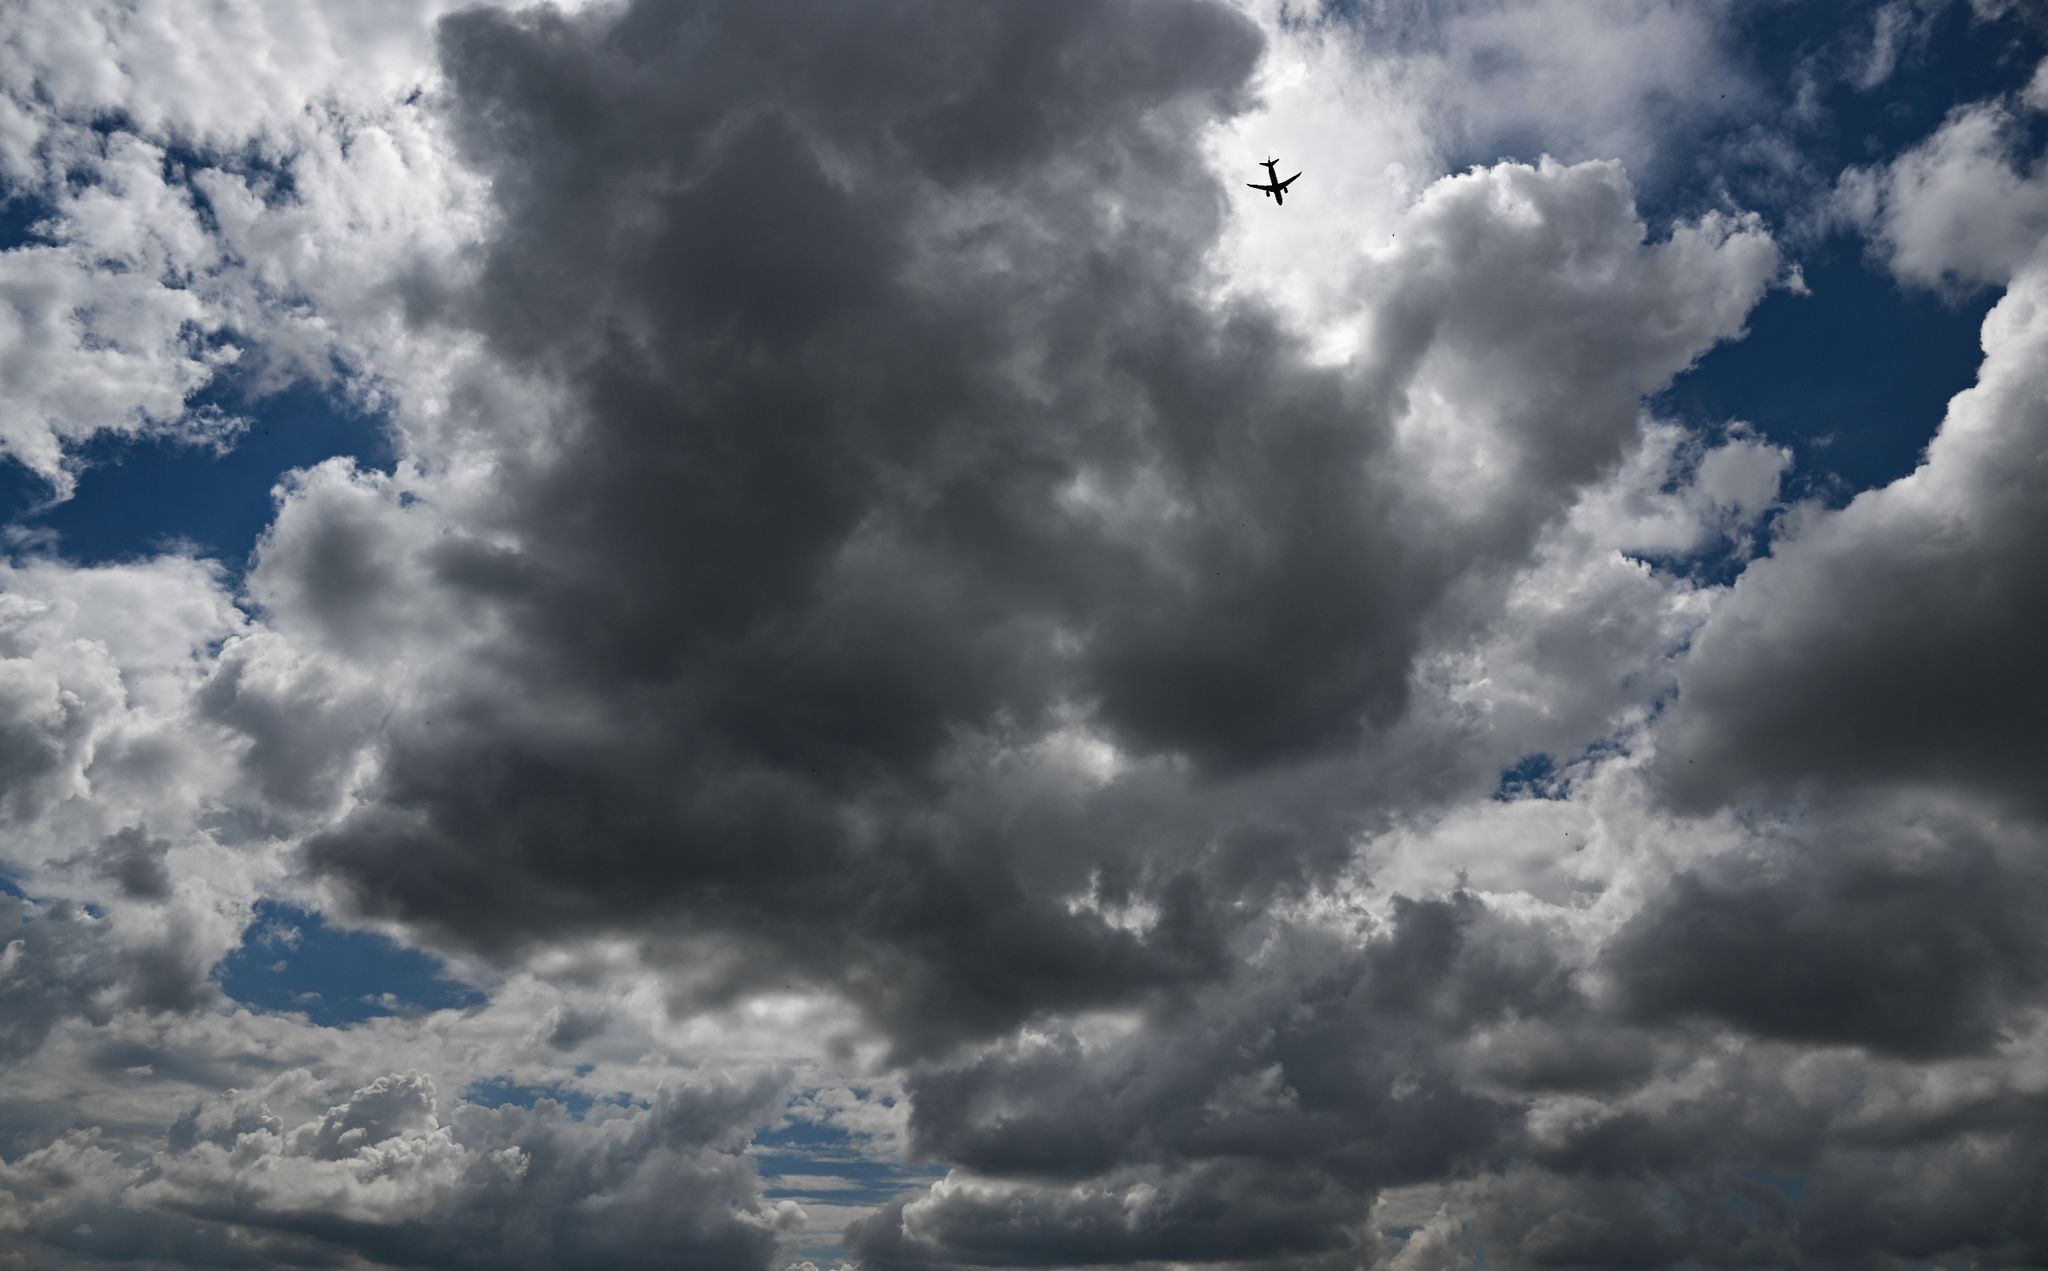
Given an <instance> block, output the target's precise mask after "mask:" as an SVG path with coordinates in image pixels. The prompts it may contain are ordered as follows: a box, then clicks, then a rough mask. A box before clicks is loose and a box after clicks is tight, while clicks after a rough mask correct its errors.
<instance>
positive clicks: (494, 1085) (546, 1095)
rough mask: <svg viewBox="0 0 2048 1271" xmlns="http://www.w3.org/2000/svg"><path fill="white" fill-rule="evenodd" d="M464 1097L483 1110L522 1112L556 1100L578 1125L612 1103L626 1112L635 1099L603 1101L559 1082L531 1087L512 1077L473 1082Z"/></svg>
mask: <svg viewBox="0 0 2048 1271" xmlns="http://www.w3.org/2000/svg"><path fill="white" fill-rule="evenodd" d="M462 1097H463V1099H464V1100H465V1101H467V1102H469V1103H474V1104H476V1105H477V1106H478V1107H480V1108H502V1107H504V1106H506V1105H507V1104H511V1105H514V1106H516V1107H521V1108H531V1107H533V1106H534V1105H535V1104H537V1103H539V1102H540V1101H541V1100H542V1099H552V1100H554V1101H555V1102H556V1103H559V1104H561V1105H562V1106H563V1107H564V1108H567V1109H568V1110H569V1115H570V1116H571V1117H572V1118H574V1119H575V1120H578V1121H581V1120H582V1119H583V1118H584V1116H585V1115H587V1114H588V1113H589V1112H590V1110H591V1109H592V1108H594V1107H596V1106H597V1105H598V1104H599V1103H609V1104H613V1105H615V1106H617V1107H621V1108H625V1107H631V1106H632V1105H633V1102H634V1100H633V1099H632V1097H631V1096H629V1095H626V1094H624V1093H620V1094H614V1095H611V1096H609V1097H608V1098H605V1099H599V1098H598V1097H597V1096H595V1095H593V1094H591V1093H589V1092H588V1091H584V1090H577V1089H575V1088H574V1087H571V1086H564V1085H560V1084H558V1083H555V1082H549V1083H548V1084H546V1085H529V1084H526V1083H523V1082H517V1081H513V1080H512V1079H511V1078H509V1077H486V1078H484V1079H483V1080H482V1081H474V1082H471V1083H470V1086H469V1089H467V1090H464V1091H463V1092H462Z"/></svg>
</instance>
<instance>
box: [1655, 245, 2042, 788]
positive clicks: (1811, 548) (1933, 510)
mask: <svg viewBox="0 0 2048 1271" xmlns="http://www.w3.org/2000/svg"><path fill="white" fill-rule="evenodd" d="M2044 289H2048V269H2044V268H2043V267H2042V265H2041V264H2040V263H2039V261H2038V260H2037V261H2035V262H2034V263H2031V264H2029V265H2028V266H2027V267H2026V268H2025V269H2023V270H2022V271H2021V273H2020V274H2019V276H2018V277H2016V278H2015V279H2014V280H2013V283H2012V285H2011V287H2010V288H2009V289H2008V291H2007V292H2006V294H2005V297H2004V298H2003V299H2001V300H2000V301H1999V303H1998V304H1997V305H1996V306H1995V307H1994V308H1993V309H1992V311H1991V312H1990V314H1988V315H1987V316H1986V318H1985V320H1984V331H1983V336H1984V350H1985V353H1984V363H1983V366H1982V368H1981V369H1980V370H1979V372H1978V376H1977V382H1976V384H1975V385H1974V386H1972V387H1971V388H1969V389H1968V390H1966V391H1964V392H1962V393H1960V394H1958V395H1957V396H1956V397H1955V398H1954V400H1953V401H1951V402H1950V404H1949V409H1948V414H1947V417H1946V418H1945V419H1944V420H1943V421H1942V425H1941V430H1940V432H1939V433H1938V434H1937V435H1936V436H1935V438H1934V440H1933V441H1932V442H1930V443H1929V445H1928V448H1927V453H1926V459H1925V461H1924V462H1923V463H1922V465H1921V466H1920V467H1919V468H1918V469H1917V470H1916V471H1914V472H1913V473H1912V474H1911V475H1909V476H1906V477H1904V478H1901V479H1900V480H1898V481H1896V482H1894V483H1892V484H1891V485H1889V486H1887V487H1884V488H1882V489H1876V490H1870V491H1866V492H1864V493H1863V494H1860V495H1858V496H1857V497H1856V498H1855V499H1854V500H1853V501H1852V502H1851V503H1850V504H1849V505H1848V506H1847V507H1845V508H1842V509H1840V510H1839V511H1833V512H1817V513H1815V514H1813V515H1812V516H1810V517H1809V518H1807V519H1806V520H1805V522H1804V523H1803V524H1801V525H1799V526H1798V528H1797V529H1796V530H1795V531H1794V532H1793V533H1791V534H1789V535H1787V536H1786V538H1785V539H1784V541H1782V542H1781V543H1780V544H1779V545H1778V546H1777V547H1776V549H1775V550H1774V552H1773V554H1772V556H1771V558H1770V559H1767V560H1763V561H1759V562H1757V563H1755V564H1754V565H1752V566H1751V567H1750V568H1749V569H1748V570H1747V571H1746V572H1745V573H1744V575H1743V577H1742V578H1741V580H1740V581H1739V582H1738V583H1737V584H1736V586H1735V588H1734V590H1733V592H1732V593H1731V594H1730V595H1729V597H1728V599H1727V601H1726V602H1725V603H1723V604H1722V605H1720V606H1718V607H1717V608H1716V610H1715V612H1714V614H1713V616H1712V618H1711V619H1710V620H1709V621H1708V622H1707V624H1706V626H1705V628H1704V629H1703V630H1702V631H1701V632H1700V634H1699V637H1698V639H1697V640H1696V641H1695V643H1694V646H1693V651H1692V655H1691V657H1690V658H1689V659H1688V660H1687V662H1686V664H1685V666H1684V668H1683V670H1682V671H1681V673H1680V685H1681V687H1680V704H1679V708H1678V710H1677V711H1676V712H1675V713H1674V715H1673V717H1672V718H1671V720H1670V721H1669V723H1668V724H1667V725H1666V726H1665V729H1664V730H1663V734H1662V740H1661V741H1660V743H1659V764H1660V768H1661V771H1662V772H1663V773H1664V776H1665V779H1666V780H1667V781H1668V783H1669V785H1670V788H1671V789H1672V791H1673V792H1674V795H1675V797H1678V798H1681V799H1684V800H1686V801H1689V802H1691V803H1693V804H1695V805H1699V804H1703V803H1707V802H1711V801H1714V800H1719V799H1726V798H1729V797H1731V796H1733V795H1734V794H1735V793H1736V792H1737V791H1739V790H1743V789H1767V790H1773V791H1781V792H1797V791H1800V790H1804V789H1810V788H1821V789H1836V790H1839V789H1843V788H1845V787H1852V786H1853V787H1860V788H1863V789H1872V788H1876V787H1878V786H1881V785H1896V784H1900V783H1904V784H1907V785H1910V786H1936V787H1950V788H1967V789H1975V790H1979V791H1982V792H1985V793H1989V794H1992V795H1995V796H1998V797H2000V798H2003V799H2006V800H2009V801H2011V802H2012V803H2014V804H2016V805H2024V806H2027V807H2030V808H2033V809H2035V810H2037V811H2038V809H2039V807H2040V804H2039V801H2038V791H2037V789H2036V783H2035V782H2034V781H2033V780H2032V777H2031V772H2030V767H2029V764H2028V762H2027V760H2026V758H2025V756H2026V755H2028V754H2029V753H2030V750H2031V743H2030V742H2029V741H2028V740H2027V739H2028V738H2029V737H2031V736H2032V735H2033V731H2034V726H2035V721H2036V720H2037V719H2038V718H2039V714H2038V712H2039V709H2040V706H2041V703H2042V701H2043V696H2042V694H2043V689H2042V685H2041V683H2040V676H2039V668H2038V660H2037V659H2035V658H2034V657H2033V656H2032V655H2031V652H2030V649H2031V640H2030V639H2029V638H2028V635H2027V633H2028V632H2029V631H2030V630H2031V628H2032V625H2033V622H2034V620H2035V616H2036V615H2038V614H2039V613H2040V612H2041V608H2042V604H2043V599H2044V598H2043V596H2042V593H2041V588H2040V584H2039V580H2038V578H2037V576H2036V571H2034V570H2032V569H2031V568H2030V567H2029V565H2028V563H2027V562H2028V549H2027V547H2026V546H2025V545H2026V544H2027V543H2030V542H2032V541H2034V539H2035V538H2036V536H2037V535H2038V534H2039V533H2040V532H2041V525H2040V501H2039V500H2038V499H2037V498H2036V497H2035V490H2034V483H2033V480H2032V478H2031V476H2030V475H2028V474H2029V473H2030V472H2031V471H2032V469H2033V460H2032V458H2031V456H2033V455H2034V454H2036V453H2037V452H2038V450H2039V446H2040V442H2039V438H2040V436H2041V432H2042V429H2043V427H2044V423H2048V417H2044V415H2043V412H2042V409H2041V405H2040V402H2041V371H2040V367H2041V364H2042V357H2043V351H2044V348H2048V324H2044V322H2043V320H2042V316H2041V314H2042V310H2041V308H2040V305H2041V303H2042V298H2043V296H2044V294H2048V292H2044Z"/></svg>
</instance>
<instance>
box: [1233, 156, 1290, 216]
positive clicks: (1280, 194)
mask: <svg viewBox="0 0 2048 1271" xmlns="http://www.w3.org/2000/svg"><path fill="white" fill-rule="evenodd" d="M1279 162H1280V161H1279V160H1278V159H1266V160H1262V163H1263V164H1264V166H1265V169H1266V184H1264V185H1259V184H1256V183H1254V182H1249V181H1248V182H1246V184H1247V185H1250V186H1251V187H1252V188H1253V189H1254V190H1257V191H1259V192H1260V193H1262V194H1264V195H1265V196H1266V197H1267V198H1269V199H1271V200H1273V202H1274V203H1275V204H1276V205H1277V206H1280V207H1285V206H1287V187H1288V186H1290V185H1293V184H1294V183H1295V182H1296V181H1297V180H1299V179H1300V178H1301V173H1299V172H1297V173H1295V174H1294V175H1293V176H1291V177H1288V178H1287V179H1286V180H1285V181H1282V180H1281V179H1280V172H1279V170H1278V168H1277V167H1276V166H1275V165H1277V164H1278V163H1279Z"/></svg>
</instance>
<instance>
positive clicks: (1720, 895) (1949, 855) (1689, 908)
mask: <svg viewBox="0 0 2048 1271" xmlns="http://www.w3.org/2000/svg"><path fill="white" fill-rule="evenodd" d="M1882 835H1883V831H1881V830H1880V831H1877V832H1875V833H1873V834H1872V835H1871V838H1872V839H1873V840H1875V841H1866V842H1863V843H1854V844H1841V843H1826V842H1822V843H1792V844H1787V845H1785V847H1784V848H1782V849H1781V850H1780V851H1778V852H1775V853H1772V854H1771V855H1768V856H1765V855H1761V854H1759V855H1758V856H1748V855H1745V856H1742V857H1738V858H1736V859H1733V860H1723V861H1717V862H1715V863H1714V864H1713V865H1712V866H1710V867H1707V868H1705V869H1703V870H1701V871H1698V872H1688V873H1684V874H1681V875H1679V877H1678V878H1677V879H1676V880H1674V881H1673V883H1672V885H1671V888H1670V889H1669V890H1668V891H1667V892H1665V893H1664V894H1663V895H1662V896H1661V897H1659V898H1657V899H1656V900H1653V901H1652V902H1651V903H1650V904H1649V905H1648V906H1646V907H1645V908H1644V909H1643V911H1642V912H1640V913H1639V914H1637V915H1636V917H1635V918H1633V919H1632V920H1631V921H1630V923H1629V925H1628V926H1627V927H1626V928H1625V929H1623V930H1622V931H1621V932H1620V933H1619V934H1618V935H1617V936H1616V938H1615V940H1614V941H1613V942H1612V943H1611V944H1609V945H1608V947H1607V950H1606V952H1605V954H1604V956H1605V957H1606V959H1607V960H1608V962H1609V964H1610V966H1611V967H1612V970H1613V974H1615V975H1616V976H1617V977H1618V979H1619V982H1620V984H1621V985H1622V994H1623V997H1624V999H1625V1003H1626V1009H1627V1010H1629V1011H1631V1012H1633V1013H1635V1014H1636V1015H1638V1016H1640V1017H1644V1018H1649V1019H1660V1018H1669V1017H1672V1016H1675V1015H1687V1014H1692V1015H1699V1016H1706V1017H1712V1018H1715V1019H1719V1020H1721V1021H1724V1022H1726V1023H1730V1024H1734V1025H1736V1026H1738V1027H1741V1028H1744V1029H1747V1030H1750V1031H1752V1032H1755V1033H1759V1034H1762V1035H1765V1036H1770V1037H1778V1038H1784V1039H1788V1040H1796V1041H1804V1042H1809V1043H1818V1044H1823V1045H1829V1044H1834V1045H1842V1044H1852V1045H1863V1046H1868V1047H1870V1048H1872V1049H1874V1050H1879V1051H1885V1052H1889V1053H1894V1054H1901V1055H1907V1056H1916V1057H1928V1056H1937V1055H1942V1054H1954V1053H1969V1052H1982V1051H1985V1050H1987V1049H1988V1048H1990V1047H1992V1046H1993V1045H1995V1044H1997V1043H1998V1042H2000V1041H2001V1040H2003V1039H2004V1034H2003V1030H2004V1029H2005V1028H2006V1027H2008V1026H2010V1025H2011V1024H2012V1023H2013V1022H2014V1021H2015V1019H2016V1018H2017V1016H2016V1012H2018V1011H2021V1010H2023V1009H2024V1008H2026V1007H2028V1006H2031V1005H2034V1004H2036V1003H2038V1002H2039V1001H2040V999H2041V993H2040V989H2039V985H2040V983H2041V980H2042V976H2043V974H2044V973H2048V940H2044V938H2043V936H2042V933H2041V932H2040V930H2039V923H2038V921H2037V919H2036V914H2037V913H2038V912H2039V907H2040V904H2041V902H2042V900H2043V899H2044V897H2048V879H2044V878H2043V877H2042V876H2041V872H2040V870H2039V869H2038V868H2036V867H2032V866H2030V865H2029V864H2027V863H2026V862H2025V859H2024V858H2023V857H2022V858H2020V859H2019V860H2013V859H2004V860H2002V859H2001V858H2000V855H1999V854H1998V853H1995V852H1994V851H1993V850H1992V849H1990V848H1989V847H1986V846H1985V845H1983V844H1980V843H1973V842H1972V841H1971V835H1970V834H1969V832H1968V830H1967V828H1965V827H1955V828H1951V829H1950V830H1949V832H1947V833H1942V834H1939V835H1938V837H1937V839H1936V843H1935V844H1934V845H1933V850H1932V851H1925V852H1923V851H1920V850H1917V849H1918V848H1919V845H1918V844H1916V843H1912V842H1910V841H1909V842H1908V843H1907V844H1905V845H1891V844H1886V843H1884V841H1883V837H1882Z"/></svg>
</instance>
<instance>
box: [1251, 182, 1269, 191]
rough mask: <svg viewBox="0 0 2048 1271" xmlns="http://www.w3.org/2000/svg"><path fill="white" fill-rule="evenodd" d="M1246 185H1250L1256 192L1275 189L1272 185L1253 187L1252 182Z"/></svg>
mask: <svg viewBox="0 0 2048 1271" xmlns="http://www.w3.org/2000/svg"><path fill="white" fill-rule="evenodd" d="M1245 184H1246V185H1250V186H1251V187H1252V188H1253V189H1254V190H1270V189H1272V188H1273V187H1272V186H1270V185H1253V184H1252V182H1250V181H1247V182H1245Z"/></svg>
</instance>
